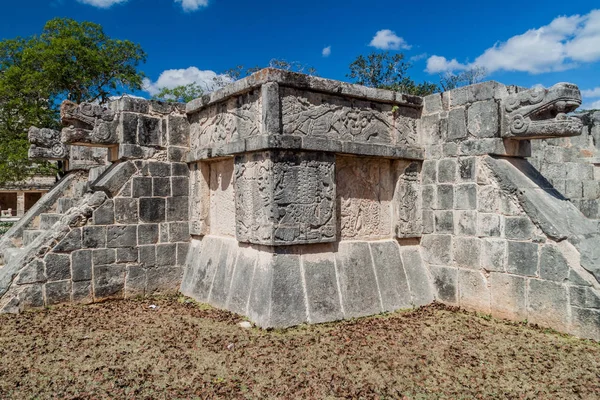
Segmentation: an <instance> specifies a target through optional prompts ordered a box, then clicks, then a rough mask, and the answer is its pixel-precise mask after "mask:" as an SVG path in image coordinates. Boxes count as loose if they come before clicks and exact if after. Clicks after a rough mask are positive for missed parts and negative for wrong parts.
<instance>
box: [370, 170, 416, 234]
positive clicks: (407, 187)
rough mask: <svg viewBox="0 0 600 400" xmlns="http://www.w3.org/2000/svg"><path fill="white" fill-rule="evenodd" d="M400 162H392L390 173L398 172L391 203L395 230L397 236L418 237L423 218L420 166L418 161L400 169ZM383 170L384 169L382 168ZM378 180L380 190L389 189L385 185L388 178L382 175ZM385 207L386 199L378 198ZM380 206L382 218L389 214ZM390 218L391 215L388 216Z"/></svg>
mask: <svg viewBox="0 0 600 400" xmlns="http://www.w3.org/2000/svg"><path fill="white" fill-rule="evenodd" d="M401 164H402V163H401V162H399V161H394V162H392V168H391V171H390V173H391V174H393V175H396V174H397V173H396V174H394V171H393V170H396V171H397V172H400V171H402V172H400V176H399V177H398V178H397V180H396V185H395V186H396V187H395V190H394V197H393V200H392V205H393V209H392V211H393V219H394V221H393V222H394V224H395V231H396V237H397V238H411V237H420V236H421V234H422V232H423V220H422V212H421V210H422V198H421V183H420V179H419V175H420V173H419V172H420V166H419V164H418V163H416V162H413V163H410V164H409V165H408V166H406V168H404V169H403V170H402V166H401ZM383 171H385V169H384V170H383ZM382 178H383V179H381V180H380V181H379V184H380V185H381V191H382V192H384V193H385V192H387V191H388V190H390V188H389V187H386V184H387V183H389V182H390V180H389V179H386V178H385V177H382ZM392 184H393V182H392ZM380 201H381V202H382V203H383V204H382V206H383V207H385V205H386V203H387V201H385V198H383V199H381V200H380ZM383 207H382V211H384V214H383V215H382V217H383V218H386V217H388V216H389V213H388V212H386V210H385V208H383ZM389 217H390V218H392V217H391V216H389Z"/></svg>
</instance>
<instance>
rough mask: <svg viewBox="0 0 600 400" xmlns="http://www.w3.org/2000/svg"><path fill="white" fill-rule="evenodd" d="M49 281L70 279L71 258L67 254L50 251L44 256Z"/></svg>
mask: <svg viewBox="0 0 600 400" xmlns="http://www.w3.org/2000/svg"><path fill="white" fill-rule="evenodd" d="M44 261H45V264H46V277H47V278H48V280H49V281H62V280H65V279H71V258H70V257H69V255H68V254H56V253H50V254H48V255H47V256H46V257H45V258H44Z"/></svg>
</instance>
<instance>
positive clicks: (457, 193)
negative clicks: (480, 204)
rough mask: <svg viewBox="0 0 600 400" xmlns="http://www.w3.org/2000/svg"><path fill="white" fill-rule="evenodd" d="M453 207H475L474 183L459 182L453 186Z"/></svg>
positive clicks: (473, 208)
mask: <svg viewBox="0 0 600 400" xmlns="http://www.w3.org/2000/svg"><path fill="white" fill-rule="evenodd" d="M454 209H456V210H476V209H477V185H476V184H474V183H464V184H459V185H456V186H455V187H454Z"/></svg>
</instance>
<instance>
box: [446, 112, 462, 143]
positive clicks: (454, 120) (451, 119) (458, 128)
mask: <svg viewBox="0 0 600 400" xmlns="http://www.w3.org/2000/svg"><path fill="white" fill-rule="evenodd" d="M466 137H467V123H466V115H465V109H464V108H455V109H453V110H450V112H449V113H448V132H447V133H446V140H456V139H464V138H466Z"/></svg>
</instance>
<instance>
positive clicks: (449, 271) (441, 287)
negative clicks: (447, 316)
mask: <svg viewBox="0 0 600 400" xmlns="http://www.w3.org/2000/svg"><path fill="white" fill-rule="evenodd" d="M429 270H430V271H431V275H432V278H433V287H434V288H435V291H436V293H437V296H436V298H437V299H438V300H439V301H441V302H443V303H448V304H457V303H458V269H457V268H451V267H441V266H437V265H430V266H429Z"/></svg>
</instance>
